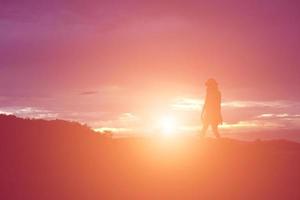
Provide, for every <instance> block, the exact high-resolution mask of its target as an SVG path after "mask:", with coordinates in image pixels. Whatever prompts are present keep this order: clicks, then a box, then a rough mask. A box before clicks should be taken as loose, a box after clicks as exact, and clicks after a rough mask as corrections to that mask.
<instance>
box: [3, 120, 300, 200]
mask: <svg viewBox="0 0 300 200" xmlns="http://www.w3.org/2000/svg"><path fill="white" fill-rule="evenodd" d="M0 126H1V139H0V160H1V165H0V177H1V179H0V199H31V200H33V199H39V200H40V199H41V200H48V199H53V200H54V199H55V200H57V199H64V200H66V199H70V200H71V199H72V200H76V199H88V200H89V199H300V190H299V185H300V170H299V169H300V145H299V144H298V143H294V142H289V141H284V140H274V141H257V142H241V141H236V140H230V139H221V140H214V139H206V140H199V139H181V140H162V139H159V138H156V139H155V138H153V139H107V138H105V137H103V136H101V135H99V134H97V133H95V132H93V131H92V130H90V129H89V128H88V127H86V126H82V125H80V124H78V123H73V122H67V121H61V120H54V121H45V120H29V119H20V118H17V117H14V116H4V115H1V116H0Z"/></svg>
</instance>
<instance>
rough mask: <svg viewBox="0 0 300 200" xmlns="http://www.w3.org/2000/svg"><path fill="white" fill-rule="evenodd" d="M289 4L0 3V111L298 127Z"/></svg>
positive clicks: (193, 125)
mask: <svg viewBox="0 0 300 200" xmlns="http://www.w3.org/2000/svg"><path fill="white" fill-rule="evenodd" d="M299 11H300V1H295V0H285V1H283V0H261V1H254V0H248V1H247V0H245V1H240V0H232V1H230V0H229V1H224V0H220V1H218V0H207V1H201V0H194V1H192V0H184V1H183V0H182V1H177V0H173V1H164V0H160V1H142V0H139V1H121V0H120V1H113V0H109V1H102V0H101V1H96V0H91V1H77V0H73V1H67V0H59V1H56V0H52V1H37V0H36V1H35V0H27V1H18V0H1V1H0V113H3V114H15V115H17V116H21V117H32V118H46V119H55V118H59V119H66V120H75V121H79V122H82V123H87V124H88V125H89V126H91V127H93V128H95V129H97V130H106V129H108V130H113V131H116V132H118V133H120V134H121V133H123V132H138V133H147V132H151V131H153V130H159V129H160V128H161V127H160V122H161V121H162V120H163V119H164V118H165V117H171V118H172V119H174V123H175V124H176V128H177V129H178V130H180V131H182V132H195V131H197V130H198V129H199V127H200V126H201V123H200V111H201V106H202V104H203V97H204V95H205V86H204V82H205V80H206V79H208V78H210V77H214V78H215V79H217V81H218V82H219V86H220V90H221V92H222V101H223V105H222V111H223V118H224V125H223V127H222V128H223V129H224V130H234V131H244V130H252V129H255V130H265V129H279V128H284V129H286V128H288V129H299V128H300V92H299V90H300V12H299Z"/></svg>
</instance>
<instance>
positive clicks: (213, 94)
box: [200, 78, 223, 138]
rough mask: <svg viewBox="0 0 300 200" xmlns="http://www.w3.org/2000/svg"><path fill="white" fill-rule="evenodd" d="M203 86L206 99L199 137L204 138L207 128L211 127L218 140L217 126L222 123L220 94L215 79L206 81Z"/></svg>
mask: <svg viewBox="0 0 300 200" xmlns="http://www.w3.org/2000/svg"><path fill="white" fill-rule="evenodd" d="M205 86H206V97H205V102H204V105H203V108H202V113H201V119H202V123H203V126H202V130H201V135H200V136H201V137H204V136H205V133H206V131H207V129H208V127H209V126H211V127H212V130H213V133H214V135H215V137H216V138H220V134H219V130H218V125H220V124H222V123H223V119H222V115H221V93H220V91H219V88H218V83H217V81H216V80H215V79H212V78H210V79H208V80H207V81H206V82H205Z"/></svg>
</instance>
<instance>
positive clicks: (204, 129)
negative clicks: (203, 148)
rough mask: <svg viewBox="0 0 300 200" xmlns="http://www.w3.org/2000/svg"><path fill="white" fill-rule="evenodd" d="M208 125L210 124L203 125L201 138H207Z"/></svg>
mask: <svg viewBox="0 0 300 200" xmlns="http://www.w3.org/2000/svg"><path fill="white" fill-rule="evenodd" d="M208 125H209V124H207V123H205V124H203V126H202V130H201V133H200V137H204V136H205V133H206V131H207V129H208Z"/></svg>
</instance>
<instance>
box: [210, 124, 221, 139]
mask: <svg viewBox="0 0 300 200" xmlns="http://www.w3.org/2000/svg"><path fill="white" fill-rule="evenodd" d="M211 127H212V130H213V132H214V134H215V136H216V138H220V134H219V129H218V124H212V125H211Z"/></svg>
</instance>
